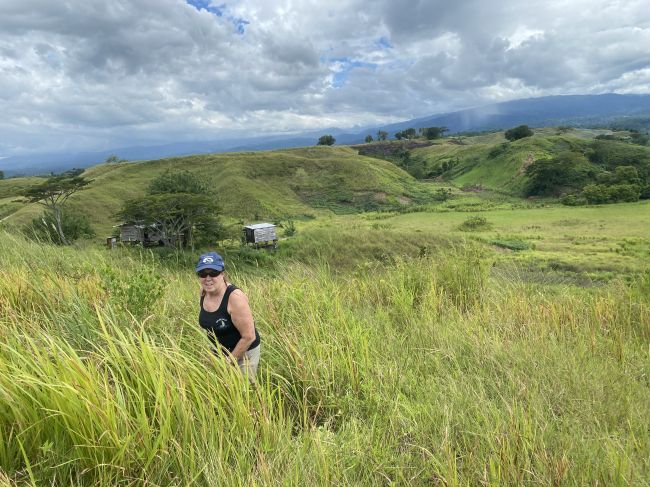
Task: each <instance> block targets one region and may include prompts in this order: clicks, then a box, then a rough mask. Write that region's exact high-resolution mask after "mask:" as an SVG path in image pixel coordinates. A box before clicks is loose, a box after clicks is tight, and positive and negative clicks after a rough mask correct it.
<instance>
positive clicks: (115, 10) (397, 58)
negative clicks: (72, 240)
mask: <svg viewBox="0 0 650 487" xmlns="http://www.w3.org/2000/svg"><path fill="white" fill-rule="evenodd" d="M604 92H617V93H650V9H649V8H648V4H647V1H646V0H621V1H614V0H545V1H530V2H522V1H521V0H459V1H458V2H449V1H445V2H443V1H440V0H402V1H395V0H375V1H373V2H368V1H367V0H366V1H360V0H339V1H337V0H334V1H332V0H330V1H323V0H302V1H301V0H277V1H276V0H233V1H229V2H225V0H223V1H222V0H217V1H212V0H65V1H63V0H0V103H1V107H2V116H1V117H0V156H8V155H12V154H21V153H29V152H31V151H38V152H43V151H54V150H104V149H110V148H114V147H120V146H129V145H136V144H157V143H167V142H171V141H181V140H193V139H200V140H206V139H213V138H217V137H226V136H231V135H237V136H240V135H242V134H250V135H253V134H260V133H271V132H285V131H286V132H290V131H300V130H306V129H319V128H324V127H332V126H338V127H342V128H347V127H353V126H356V125H370V124H378V123H385V122H393V121H398V120H404V119H409V118H413V117H419V116H424V115H430V114H435V113H440V112H444V111H450V110H455V109H460V108H466V107H471V106H477V105H482V104H487V103H492V102H496V101H504V100H509V99H514V98H525V97H531V96H540V95H548V94H585V93H604Z"/></svg>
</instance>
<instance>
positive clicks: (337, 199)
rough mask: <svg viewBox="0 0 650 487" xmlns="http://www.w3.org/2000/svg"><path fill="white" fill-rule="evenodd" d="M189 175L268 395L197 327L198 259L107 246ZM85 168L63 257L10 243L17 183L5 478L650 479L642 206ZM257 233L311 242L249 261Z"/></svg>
mask: <svg viewBox="0 0 650 487" xmlns="http://www.w3.org/2000/svg"><path fill="white" fill-rule="evenodd" d="M550 130H551V129H549V131H550ZM580 134H582V136H583V138H585V140H588V137H587V136H588V135H589V134H587V133H586V131H583V132H580ZM591 136H593V134H591ZM498 137H501V135H500V134H488V135H482V136H477V137H473V138H467V139H468V140H467V142H466V145H464V146H454V145H453V144H452V145H449V147H446V144H438V145H436V146H433V147H430V148H425V149H417V150H418V151H430V152H431V154H430V155H429V156H427V157H431V158H435V157H438V156H439V154H440V153H442V152H444V151H452V152H453V151H472V150H477V151H479V152H480V151H485V150H490V149H487V147H488V145H489V144H492V147H494V145H495V144H500V143H501V142H500V141H497V139H498ZM553 137H565V135H557V134H555V133H554V132H549V133H548V134H547V135H545V136H544V138H541V137H538V138H537V140H534V139H535V137H533V138H531V140H526V141H524V142H522V144H521V145H525V147H524V149H525V150H524V152H523V154H526V153H528V152H527V151H530V150H532V147H533V146H536V145H537V146H540V144H542V145H543V143H544V142H543V141H548V140H550V139H549V138H553ZM579 139H580V137H577V136H576V137H575V140H577V141H578V142H572V143H576V144H580V141H579ZM528 144H530V145H528ZM483 146H485V147H483ZM509 150H510V149H509ZM435 151H439V152H438V155H432V154H433V153H434V152H435ZM468 154H470V153H469V152H467V153H466V154H465V155H466V156H467V155H468ZM477 154H478V152H477ZM518 154H519V156H517V157H519V158H520V156H521V154H522V153H518ZM463 157H464V160H471V159H472V157H474V156H473V155H472V156H468V157H465V156H463ZM477 157H478V156H477ZM499 157H501V155H500V156H499ZM513 157H514V156H513ZM493 159H494V158H493ZM513 161H514V159H513ZM520 162H521V161H520ZM179 164H182V166H181V167H182V168H184V169H188V170H190V171H192V172H195V173H197V174H200V175H202V177H204V178H205V179H206V180H208V181H210V183H211V184H213V185H214V188H215V195H216V196H217V197H219V199H220V202H221V204H222V207H223V210H224V222H225V224H226V226H227V228H228V229H229V234H227V235H226V237H225V238H223V239H222V240H219V241H215V243H214V249H216V250H218V251H220V252H221V253H223V254H224V256H225V258H226V262H227V269H228V272H229V274H230V278H231V280H232V281H233V282H235V283H236V284H237V285H238V286H240V287H241V288H242V289H243V290H244V291H245V292H246V293H247V294H248V296H249V298H250V302H251V307H252V309H253V313H254V316H255V320H256V325H257V327H258V328H259V331H260V333H261V336H262V362H261V367H260V368H261V370H260V374H259V377H258V382H257V384H256V385H249V384H248V383H247V381H246V380H244V379H243V378H242V377H241V376H240V375H239V373H238V371H236V370H234V369H232V368H230V367H229V366H228V365H227V364H225V363H224V362H223V361H221V360H219V359H218V358H216V357H214V356H213V355H212V354H211V353H210V351H209V342H208V341H207V340H206V338H205V336H203V334H202V333H201V331H200V328H199V327H198V324H197V315H198V302H197V301H198V299H197V295H198V283H197V282H196V278H195V277H194V275H193V267H194V261H195V258H196V256H197V255H198V252H199V251H200V250H199V249H197V252H196V253H191V252H189V251H176V250H172V249H151V250H149V249H141V248H137V247H135V248H127V247H118V248H116V249H114V250H108V249H106V248H105V247H103V246H101V244H100V242H99V240H100V239H101V238H102V237H103V236H104V233H106V234H108V233H110V232H111V231H112V225H113V224H114V222H113V221H112V220H111V215H112V214H113V213H114V212H115V211H117V209H118V208H119V206H120V204H121V202H122V201H123V200H124V199H125V198H130V197H133V196H138V195H141V194H143V193H144V191H145V190H146V186H147V185H148V184H149V182H150V181H151V179H152V178H154V177H155V176H156V175H158V174H161V173H162V172H163V171H165V170H166V169H167V168H168V167H170V166H174V167H178V165H179ZM508 168H509V169H508V171H510V173H509V174H510V176H508V177H510V178H512V171H514V172H515V174H516V172H517V171H519V169H517V168H516V167H515V165H514V164H513V165H512V167H510V166H508ZM476 170H477V171H478V169H477V168H476ZM495 170H496V169H495ZM464 174H470V172H467V173H464ZM473 174H474V176H477V175H480V174H479V173H477V172H474V173H473ZM485 174H486V175H489V176H490V177H492V179H491V180H490V181H492V182H491V183H490V184H494V185H497V186H498V185H499V184H502V185H504V184H505V183H499V178H502V180H501V181H505V179H503V174H501V175H499V176H498V177H497V176H493V172H492V171H491V170H490V171H487V172H486V173H485ZM85 176H88V177H89V178H91V179H94V182H93V183H92V185H91V187H90V188H89V189H88V190H85V191H82V192H80V193H79V194H78V195H75V199H74V200H73V201H72V203H73V204H72V206H74V208H75V209H76V210H77V211H81V210H83V211H84V212H85V213H86V214H88V216H89V217H90V218H91V222H92V223H93V225H94V226H95V228H96V229H97V231H98V232H99V236H98V239H96V240H94V241H93V240H89V241H78V242H77V243H76V244H75V245H74V246H70V247H57V246H54V245H49V244H45V243H39V242H34V241H30V240H28V239H26V238H24V237H23V236H21V234H20V232H19V227H20V225H22V224H23V223H25V222H28V221H29V220H30V219H31V218H32V217H33V216H35V215H38V214H39V212H40V208H39V207H38V206H37V205H24V204H23V203H20V202H18V201H17V199H18V194H19V193H20V191H21V188H25V187H27V186H28V185H30V184H34V182H35V181H38V180H37V179H35V178H28V179H9V180H4V181H0V219H3V218H4V219H5V220H4V222H2V228H0V486H17V485H39V486H40V485H80V486H81V485H83V486H85V485H88V486H114V485H123V486H154V485H160V486H168V485H174V486H186V485H200V486H211V485H224V486H241V485H269V486H275V485H323V486H329V485H409V486H410V485H416V486H420V485H421V486H430V485H434V486H435V485H440V486H473V485H495V486H497V485H540V486H542V485H543V486H546V485H558V486H564V485H571V486H573V485H576V486H578V485H580V486H582V485H607V486H609V485H620V486H628V485H629V486H631V485H634V486H637V485H639V486H650V431H649V430H648V418H649V417H650V380H649V377H650V265H649V262H650V202H649V201H641V202H637V203H620V204H610V205H601V206H582V207H567V206H561V205H560V204H559V203H558V202H557V201H556V200H552V199H534V200H530V199H529V200H526V199H522V198H520V197H518V196H517V195H516V194H515V193H512V192H509V191H505V190H498V191H495V190H494V189H495V188H494V187H493V188H492V189H493V190H488V189H486V188H489V186H490V185H489V184H487V183H486V182H485V181H484V182H483V183H481V184H482V185H484V186H485V187H484V188H483V189H481V188H476V187H473V188H465V190H463V189H462V186H463V185H464V184H465V183H463V184H460V182H462V181H463V180H462V178H461V179H457V180H454V181H443V182H433V181H416V180H414V179H413V178H412V177H411V176H409V174H407V173H406V172H405V171H403V170H402V169H399V168H398V167H396V166H395V165H394V164H392V163H391V162H388V161H383V160H379V159H372V158H368V157H361V156H358V155H357V154H356V153H355V152H354V151H353V150H352V149H350V148H336V147H335V148H326V147H323V148H305V149H296V150H292V151H271V152H264V153H245V154H226V155H207V156H205V155H204V156H194V157H190V158H181V159H167V160H162V161H150V162H140V163H129V164H111V165H109V164H104V165H100V166H96V167H94V168H91V169H89V170H87V171H86V173H85ZM481 177H483V176H481ZM486 177H487V176H486ZM459 178H460V176H459ZM477 181H478V180H477V179H473V180H472V184H473V185H476V183H477ZM517 184H519V186H517V185H513V186H511V188H514V187H520V185H521V183H517ZM506 186H508V185H507V184H505V186H503V187H506ZM443 187H444V188H449V189H451V192H452V193H451V197H449V198H448V199H446V200H445V201H441V200H436V199H435V195H436V194H437V192H438V191H439V190H440V189H441V188H443ZM496 189H498V188H496ZM3 214H4V215H5V216H2V215H3ZM261 218H269V219H277V220H279V221H280V222H281V224H282V225H285V224H286V222H287V220H288V219H292V221H293V223H294V224H295V230H296V231H295V234H293V235H291V236H284V232H285V228H283V227H282V226H280V227H279V233H280V235H281V237H282V239H281V241H280V246H279V248H278V250H277V251H272V252H271V251H265V250H260V251H256V250H253V249H250V248H247V247H244V246H242V245H241V244H240V243H239V242H238V240H237V239H236V238H235V237H236V236H237V235H238V232H239V231H240V228H241V222H242V221H251V220H258V219H261ZM228 237H232V238H228Z"/></svg>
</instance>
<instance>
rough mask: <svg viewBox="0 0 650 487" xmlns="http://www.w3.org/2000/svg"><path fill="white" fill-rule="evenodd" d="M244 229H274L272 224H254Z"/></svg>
mask: <svg viewBox="0 0 650 487" xmlns="http://www.w3.org/2000/svg"><path fill="white" fill-rule="evenodd" d="M244 228H250V229H251V230H257V229H259V228H275V225H273V224H272V223H256V224H255V225H246V226H245V227H244Z"/></svg>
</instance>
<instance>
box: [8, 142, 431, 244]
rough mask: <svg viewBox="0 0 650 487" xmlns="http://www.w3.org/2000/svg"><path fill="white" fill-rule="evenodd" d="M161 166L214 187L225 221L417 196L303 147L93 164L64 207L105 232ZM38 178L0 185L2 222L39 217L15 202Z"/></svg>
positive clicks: (379, 168)
mask: <svg viewBox="0 0 650 487" xmlns="http://www.w3.org/2000/svg"><path fill="white" fill-rule="evenodd" d="M167 169H178V170H180V169H183V170H188V171H190V172H192V173H195V174H198V175H200V176H201V178H202V179H203V180H205V181H206V182H207V183H208V184H210V185H211V186H212V187H213V188H214V195H215V198H217V199H218V201H219V203H220V205H221V207H222V209H223V214H224V216H226V217H229V218H235V219H245V220H248V221H250V220H258V219H266V218H283V217H300V216H309V215H314V214H315V213H318V212H322V211H330V210H333V211H336V212H339V213H342V212H350V211H360V210H363V209H377V208H381V207H388V206H391V205H399V204H408V202H409V201H413V200H417V199H418V198H421V197H422V189H421V188H420V186H419V185H418V183H417V182H416V181H415V180H414V179H413V178H412V177H411V176H410V175H409V174H407V173H406V172H404V171H403V170H402V169H400V168H398V167H397V166H395V165H394V164H392V163H391V162H388V161H383V160H379V159H374V158H370V157H363V156H359V155H358V154H357V153H356V151H354V150H352V149H350V148H348V147H308V148H302V149H289V150H280V151H270V152H246V153H229V154H211V155H195V156H189V157H180V158H169V159H160V160H154V161H143V162H135V163H118V164H100V165H97V166H94V167H92V168H89V169H87V170H86V171H85V172H84V176H85V177H87V178H89V179H92V180H93V182H92V184H91V185H90V186H89V187H88V189H86V190H84V191H82V192H79V193H78V194H75V195H73V196H72V197H71V198H70V201H69V204H70V207H71V209H73V210H76V211H79V212H82V213H85V214H86V215H88V216H89V217H90V219H91V223H92V224H93V226H94V227H95V228H96V230H97V231H98V234H104V233H107V234H110V232H111V228H112V226H113V225H114V224H115V221H114V220H113V219H112V215H113V214H114V213H115V212H116V211H117V210H118V209H119V207H120V206H121V204H122V202H123V201H125V200H127V199H129V198H134V197H137V196H141V195H143V194H144V193H145V191H146V188H147V186H148V184H149V183H150V181H151V180H152V179H153V178H155V177H156V176H157V175H159V174H161V173H162V172H164V171H165V170H167ZM39 181H42V179H39V178H16V179H8V180H3V181H0V211H3V208H4V213H5V217H7V216H8V218H6V220H5V221H6V222H7V223H12V224H21V223H25V222H27V221H29V220H30V219H31V218H33V217H34V216H36V215H38V214H40V212H41V207H40V206H39V205H37V204H30V205H23V204H20V203H16V202H15V201H16V199H17V196H18V194H19V193H20V190H21V189H22V188H24V187H26V186H28V185H30V184H35V183H37V182H39Z"/></svg>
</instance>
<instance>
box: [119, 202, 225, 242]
mask: <svg viewBox="0 0 650 487" xmlns="http://www.w3.org/2000/svg"><path fill="white" fill-rule="evenodd" d="M218 211H219V208H218V206H217V204H216V202H215V199H214V197H213V196H212V195H207V194H188V193H167V194H165V193H163V194H153V195H146V196H144V197H142V198H136V199H133V200H129V201H126V202H125V203H124V205H123V206H122V209H121V210H120V211H119V212H118V213H117V215H116V216H117V218H119V219H121V220H123V221H136V222H142V223H143V224H145V225H151V226H155V227H157V228H158V229H159V230H160V232H161V233H162V235H163V241H164V243H165V245H170V244H171V243H172V240H175V242H176V244H177V245H178V246H179V247H182V246H183V238H182V237H183V235H184V234H185V235H187V236H188V240H189V243H190V246H192V247H193V246H194V240H193V237H192V235H193V233H194V232H196V231H197V230H201V229H204V228H206V227H211V228H214V227H215V226H216V225H215V224H217V225H218Z"/></svg>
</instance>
